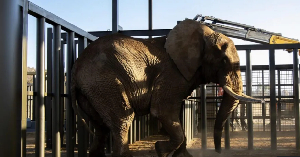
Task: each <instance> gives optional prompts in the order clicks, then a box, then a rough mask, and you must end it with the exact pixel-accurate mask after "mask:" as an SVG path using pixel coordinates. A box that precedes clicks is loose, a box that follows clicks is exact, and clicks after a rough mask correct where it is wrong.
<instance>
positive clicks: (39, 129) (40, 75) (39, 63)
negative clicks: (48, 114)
mask: <svg viewBox="0 0 300 157" xmlns="http://www.w3.org/2000/svg"><path fill="white" fill-rule="evenodd" d="M36 49H37V57H36V83H37V87H36V91H37V99H36V100H37V102H36V106H35V107H36V120H35V123H36V128H35V131H36V135H35V156H36V157H43V156H45V103H44V102H45V101H44V99H45V18H43V17H42V18H39V19H37V48H36Z"/></svg>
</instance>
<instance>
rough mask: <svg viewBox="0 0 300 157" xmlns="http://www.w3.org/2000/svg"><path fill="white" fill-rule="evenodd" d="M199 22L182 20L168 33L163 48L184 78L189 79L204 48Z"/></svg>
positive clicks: (197, 64) (197, 65) (198, 63)
mask: <svg viewBox="0 0 300 157" xmlns="http://www.w3.org/2000/svg"><path fill="white" fill-rule="evenodd" d="M202 32H203V31H201V26H200V23H198V22H197V21H193V20H184V21H182V22H180V23H179V24H178V25H176V26H175V27H174V28H173V29H172V30H171V31H170V33H169V34H168V37H167V40H166V44H165V48H166V51H167V53H169V55H170V57H171V58H172V59H173V61H174V62H175V64H176V65H177V68H178V69H179V71H180V72H181V74H182V75H183V76H184V77H185V79H186V80H188V81H189V80H191V78H192V77H193V76H194V74H195V72H196V70H197V69H198V68H199V66H200V64H201V62H200V60H201V56H202V55H201V52H202V51H203V48H204V45H205V43H204V39H203V33H202Z"/></svg>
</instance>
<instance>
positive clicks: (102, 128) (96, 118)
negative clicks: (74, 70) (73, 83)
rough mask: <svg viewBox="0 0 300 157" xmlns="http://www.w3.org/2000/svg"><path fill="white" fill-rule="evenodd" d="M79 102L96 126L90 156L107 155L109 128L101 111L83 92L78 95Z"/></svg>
mask: <svg viewBox="0 0 300 157" xmlns="http://www.w3.org/2000/svg"><path fill="white" fill-rule="evenodd" d="M76 96H77V102H78V105H79V106H80V108H81V109H82V110H83V111H84V113H85V114H86V115H87V116H88V118H89V120H90V122H91V123H92V125H93V126H94V128H95V136H94V141H93V144H92V146H91V148H90V150H89V157H105V143H106V139H107V136H108V133H109V128H108V127H107V126H106V125H105V124H104V123H103V120H102V118H101V117H100V115H99V113H98V112H97V111H96V110H95V109H94V108H93V106H92V105H91V104H90V102H89V101H88V99H87V98H86V97H85V96H84V95H83V94H81V93H78V94H77V95H76Z"/></svg>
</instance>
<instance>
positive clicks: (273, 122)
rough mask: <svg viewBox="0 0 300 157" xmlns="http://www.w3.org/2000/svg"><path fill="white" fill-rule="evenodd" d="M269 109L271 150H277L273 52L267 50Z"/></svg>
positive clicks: (272, 50)
mask: <svg viewBox="0 0 300 157" xmlns="http://www.w3.org/2000/svg"><path fill="white" fill-rule="evenodd" d="M269 67H270V68H269V71H270V75H269V77H270V78H269V79H270V108H271V149H272V150H276V149H277V135H276V134H277V133H276V84H275V50H274V49H270V50H269Z"/></svg>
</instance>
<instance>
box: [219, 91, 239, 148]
mask: <svg viewBox="0 0 300 157" xmlns="http://www.w3.org/2000/svg"><path fill="white" fill-rule="evenodd" d="M238 102H239V101H238V100H236V99H235V98H234V97H232V96H230V95H229V94H228V93H226V92H224V94H223V100H222V103H221V106H220V108H219V111H218V113H217V117H216V121H215V127H214V144H215V151H216V152H218V153H221V138H222V130H223V126H224V124H225V122H226V120H227V118H228V116H229V115H230V113H231V112H232V111H233V110H234V109H235V108H236V107H237V105H238Z"/></svg>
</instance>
